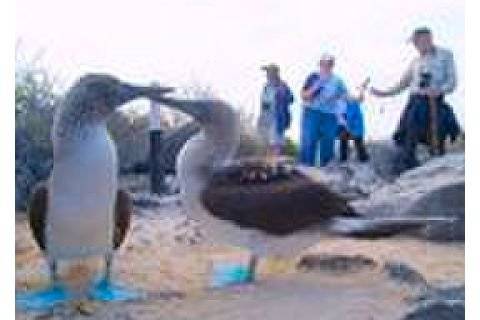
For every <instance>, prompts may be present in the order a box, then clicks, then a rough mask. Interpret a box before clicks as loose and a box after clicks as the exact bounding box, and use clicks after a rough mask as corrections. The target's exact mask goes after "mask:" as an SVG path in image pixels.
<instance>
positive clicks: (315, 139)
mask: <svg viewBox="0 0 480 320" xmlns="http://www.w3.org/2000/svg"><path fill="white" fill-rule="evenodd" d="M337 133H338V123H337V118H336V117H335V115H334V114H332V113H325V112H322V111H318V110H312V109H310V108H305V109H304V111H303V115H302V127H301V146H300V162H301V163H303V164H305V165H307V166H315V160H316V155H317V151H318V145H319V144H320V166H325V165H326V164H327V163H328V162H329V161H330V160H332V159H333V157H334V148H335V139H336V136H337Z"/></svg>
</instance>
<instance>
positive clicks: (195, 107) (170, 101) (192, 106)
mask: <svg viewBox="0 0 480 320" xmlns="http://www.w3.org/2000/svg"><path fill="white" fill-rule="evenodd" d="M148 97H149V98H150V99H151V100H153V101H155V102H158V103H161V104H164V105H166V106H167V107H171V108H174V109H177V110H179V111H181V112H184V113H186V114H188V115H190V116H192V117H193V118H194V119H195V120H198V121H200V122H203V121H205V120H206V119H208V117H209V113H210V112H211V110H212V106H213V105H214V104H215V103H218V101H215V100H208V99H199V100H185V99H175V98H171V97H165V96H164V95H163V94H158V93H156V92H152V94H150V95H149V96H148Z"/></svg>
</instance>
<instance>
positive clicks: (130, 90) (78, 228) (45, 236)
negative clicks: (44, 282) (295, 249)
mask: <svg viewBox="0 0 480 320" xmlns="http://www.w3.org/2000/svg"><path fill="white" fill-rule="evenodd" d="M172 90H173V89H171V88H160V87H140V86H133V85H130V84H127V83H124V82H121V81H120V80H118V79H116V78H114V77H112V76H109V75H104V74H88V75H85V76H83V77H81V78H80V79H79V80H78V81H77V82H76V83H75V84H74V85H73V86H72V87H71V88H70V90H69V91H68V92H67V93H66V95H65V97H64V100H63V102H62V105H61V106H60V108H59V110H58V111H57V113H56V115H55V120H54V126H53V129H52V141H53V169H52V172H51V176H50V179H49V180H48V181H47V182H45V183H44V184H42V185H40V186H39V187H37V188H36V189H35V191H34V193H33V195H32V197H31V201H30V204H29V209H28V217H29V222H30V227H31V229H32V232H33V235H34V238H35V240H36V242H37V243H38V245H39V247H40V248H41V249H42V250H43V252H44V254H45V256H46V258H47V260H48V262H49V267H50V272H51V278H52V288H51V289H49V290H46V291H42V292H39V293H27V294H23V295H18V296H17V306H19V307H24V308H43V307H49V306H51V305H53V304H55V303H57V302H61V301H64V300H65V299H68V297H69V293H68V291H67V290H66V289H64V288H63V286H61V285H60V280H59V278H58V276H57V261H59V260H69V259H73V258H81V257H87V256H95V255H102V256H104V257H105V275H104V277H103V278H102V280H101V281H100V282H97V283H96V284H95V285H94V286H93V288H91V290H90V291H89V293H90V297H91V298H94V299H100V300H124V299H128V298H130V297H133V296H132V294H131V293H130V292H129V291H127V290H123V289H122V288H120V287H118V286H115V285H113V284H111V262H112V255H113V253H114V250H115V249H117V248H118V247H119V246H120V245H121V244H122V242H123V240H124V238H125V235H126V233H127V231H128V227H129V224H130V217H131V213H132V203H131V201H130V198H129V195H128V193H127V192H125V191H123V190H119V187H118V183H117V172H118V165H117V154H116V148H115V144H114V142H113V141H112V140H111V138H110V135H109V133H108V131H107V126H106V120H107V119H108V117H109V115H111V114H112V113H113V112H114V111H115V109H116V108H117V107H119V106H121V105H123V104H125V103H127V102H129V101H131V100H133V99H136V98H140V97H147V96H148V95H150V94H152V93H155V94H156V95H162V94H164V93H167V92H170V91H172Z"/></svg>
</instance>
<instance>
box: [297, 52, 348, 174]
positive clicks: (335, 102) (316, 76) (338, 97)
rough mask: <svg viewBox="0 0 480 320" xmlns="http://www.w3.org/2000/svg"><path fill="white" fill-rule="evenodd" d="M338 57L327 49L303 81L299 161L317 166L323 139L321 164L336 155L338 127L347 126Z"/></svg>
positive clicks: (345, 91) (345, 90) (344, 93)
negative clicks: (336, 63)
mask: <svg viewBox="0 0 480 320" xmlns="http://www.w3.org/2000/svg"><path fill="white" fill-rule="evenodd" d="M334 66H335V57H334V56H333V55H331V54H329V53H324V54H323V55H322V56H321V58H320V61H319V70H318V71H316V72H313V73H311V74H310V75H309V76H308V77H307V79H306V80H305V83H304V85H303V88H302V91H301V96H302V99H303V101H304V108H303V116H302V126H301V150H300V162H301V163H303V164H305V165H308V166H314V165H315V160H316V154H317V145H318V143H320V166H325V165H327V164H328V163H329V162H330V161H331V160H332V159H333V157H334V148H335V139H336V137H337V135H338V132H339V130H341V128H342V127H346V122H345V117H344V114H345V107H346V103H345V98H346V97H347V96H348V92H347V88H346V86H345V84H344V82H343V80H342V79H341V78H340V77H338V76H337V75H335V74H334V73H333V68H334Z"/></svg>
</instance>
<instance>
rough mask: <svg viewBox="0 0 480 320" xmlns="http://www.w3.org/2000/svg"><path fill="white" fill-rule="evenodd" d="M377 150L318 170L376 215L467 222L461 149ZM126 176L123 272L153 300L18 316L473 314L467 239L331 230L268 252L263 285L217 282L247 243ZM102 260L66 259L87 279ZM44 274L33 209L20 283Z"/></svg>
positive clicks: (24, 231)
mask: <svg viewBox="0 0 480 320" xmlns="http://www.w3.org/2000/svg"><path fill="white" fill-rule="evenodd" d="M380 154H382V153H381V152H380ZM383 156H384V153H383V154H382V157H383ZM377 159H378V157H377V156H375V158H374V160H373V161H372V163H371V164H369V165H362V164H358V163H356V162H354V161H352V162H348V163H347V164H343V165H340V166H339V165H336V166H332V168H330V169H328V170H317V169H315V170H314V171H313V173H311V175H312V176H316V177H317V178H318V179H321V180H322V181H323V182H329V183H330V185H332V186H334V187H335V188H337V190H339V192H341V193H342V194H344V195H349V197H350V200H351V201H350V203H351V204H352V205H353V206H354V207H355V208H356V209H357V210H358V211H361V212H363V213H364V214H365V216H367V217H382V216H385V215H387V216H390V217H391V216H393V217H418V216H421V215H423V216H428V217H429V216H431V215H433V214H435V213H437V215H440V216H442V217H443V216H449V217H454V218H456V219H455V221H457V222H458V221H461V223H457V224H456V225H455V228H457V227H459V226H460V224H463V220H462V219H459V218H463V210H464V208H463V206H462V205H463V204H462V203H461V201H459V200H458V199H459V198H461V190H462V186H463V188H464V164H463V159H464V156H463V153H461V152H460V153H454V154H450V155H448V156H446V157H442V158H438V159H434V160H429V161H428V162H426V163H425V164H424V166H422V167H421V168H418V169H416V170H414V171H411V172H407V173H404V174H402V175H401V176H400V177H395V176H391V175H390V174H389V173H388V170H387V169H385V167H384V166H383V165H380V166H379V165H377V164H382V163H383V162H382V161H377ZM123 183H124V185H126V186H128V187H129V189H130V190H131V191H133V192H134V197H135V204H136V212H135V217H134V222H133V226H132V230H131V233H130V235H129V236H128V238H127V241H126V243H125V245H124V246H123V247H122V248H121V250H120V251H119V253H118V255H117V258H116V264H115V277H116V279H118V280H119V281H121V282H123V283H126V284H128V285H130V286H132V287H135V288H138V289H141V290H142V291H144V292H146V293H147V294H146V296H145V298H144V299H141V300H140V301H135V302H129V303H108V304H104V303H97V302H92V301H86V300H85V301H75V302H72V303H70V304H68V305H64V306H60V307H57V308H55V309H53V310H48V311H44V312H43V311H42V312H23V311H20V310H18V311H17V317H18V318H19V319H62V318H68V319H84V318H90V319H280V320H281V319H285V320H287V319H297V320H302V319H327V320H328V319H334V320H336V319H347V320H349V319H352V320H355V319H358V320H363V319H410V320H417V319H463V318H464V289H463V288H464V282H465V276H464V243H463V242H462V241H461V240H459V239H458V238H459V237H453V238H455V239H453V238H452V237H446V238H445V239H443V238H442V239H438V238H435V239H429V237H428V236H425V234H426V233H425V232H423V233H421V234H420V235H419V234H415V235H413V236H412V235H410V234H399V235H397V236H394V237H388V238H384V237H380V238H376V239H358V238H352V237H345V236H340V235H335V234H331V233H325V235H324V236H323V237H322V238H321V240H320V242H319V243H317V244H314V245H313V246H311V247H310V248H306V250H304V251H303V252H298V253H297V254H296V255H294V256H288V257H264V258H262V259H261V260H260V262H259V266H258V279H257V280H258V281H257V282H256V283H255V284H250V285H243V286H237V287H229V288H223V289H212V288H211V286H210V283H211V277H212V272H211V271H212V263H214V262H215V261H217V260H219V259H220V260H227V261H232V260H234V261H238V262H241V263H243V262H245V261H247V260H248V259H249V252H247V251H246V250H244V249H240V248H235V247H229V246H226V245H222V244H213V245H212V244H209V242H208V241H205V240H206V238H207V235H204V234H203V233H202V230H201V228H200V226H199V225H197V224H196V223H194V222H193V221H191V220H189V219H187V218H186V217H185V215H184V213H183V212H182V209H181V207H180V206H179V203H178V199H177V198H176V196H169V197H164V198H155V197H152V196H150V195H148V194H147V193H145V188H146V185H147V180H146V179H145V178H144V177H135V178H132V176H130V177H124V181H123ZM448 195H449V196H450V198H445V197H446V196H448ZM432 199H433V200H432ZM454 200H455V201H457V202H455V201H454ZM441 201H443V202H441ZM385 208H388V210H385ZM415 208H416V209H415ZM418 208H420V209H421V212H418V211H419V210H418ZM438 208H444V209H445V208H446V209H448V210H443V211H441V212H439V210H438ZM414 209H415V210H414ZM447 227H448V228H450V229H446V228H447ZM447 227H445V226H443V227H437V229H438V228H443V229H438V230H436V233H438V232H440V234H444V233H450V234H451V233H452V232H453V231H449V230H452V229H451V228H452V225H448V226H447ZM433 228H435V226H434V227H433ZM457 229H458V228H457ZM457 229H455V230H456V231H458V230H457ZM428 230H430V231H431V230H433V229H432V226H429V229H428ZM424 231H425V230H424ZM430 231H429V232H427V235H428V234H431V233H432V232H433V231H432V232H430ZM456 231H455V232H456ZM422 235H423V236H422ZM439 240H441V241H439ZM452 240H455V241H452ZM94 267H96V268H97V270H98V267H99V263H98V261H82V262H81V263H80V264H78V265H74V266H64V267H62V269H61V273H62V277H63V278H64V279H65V280H66V281H67V282H68V283H69V284H70V285H72V286H74V287H77V286H78V287H79V288H81V287H82V286H83V285H84V279H85V278H88V277H86V276H88V275H92V274H93V270H95V268H94ZM47 283H48V277H47V273H46V265H45V261H44V259H43V258H42V256H41V253H40V252H39V251H38V249H37V248H36V246H35V245H34V243H33V241H32V238H31V235H30V232H29V230H28V228H27V225H26V221H25V218H24V217H23V216H22V214H17V223H16V288H17V292H21V291H24V290H32V289H36V288H41V287H43V286H45V285H46V284H47Z"/></svg>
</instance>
